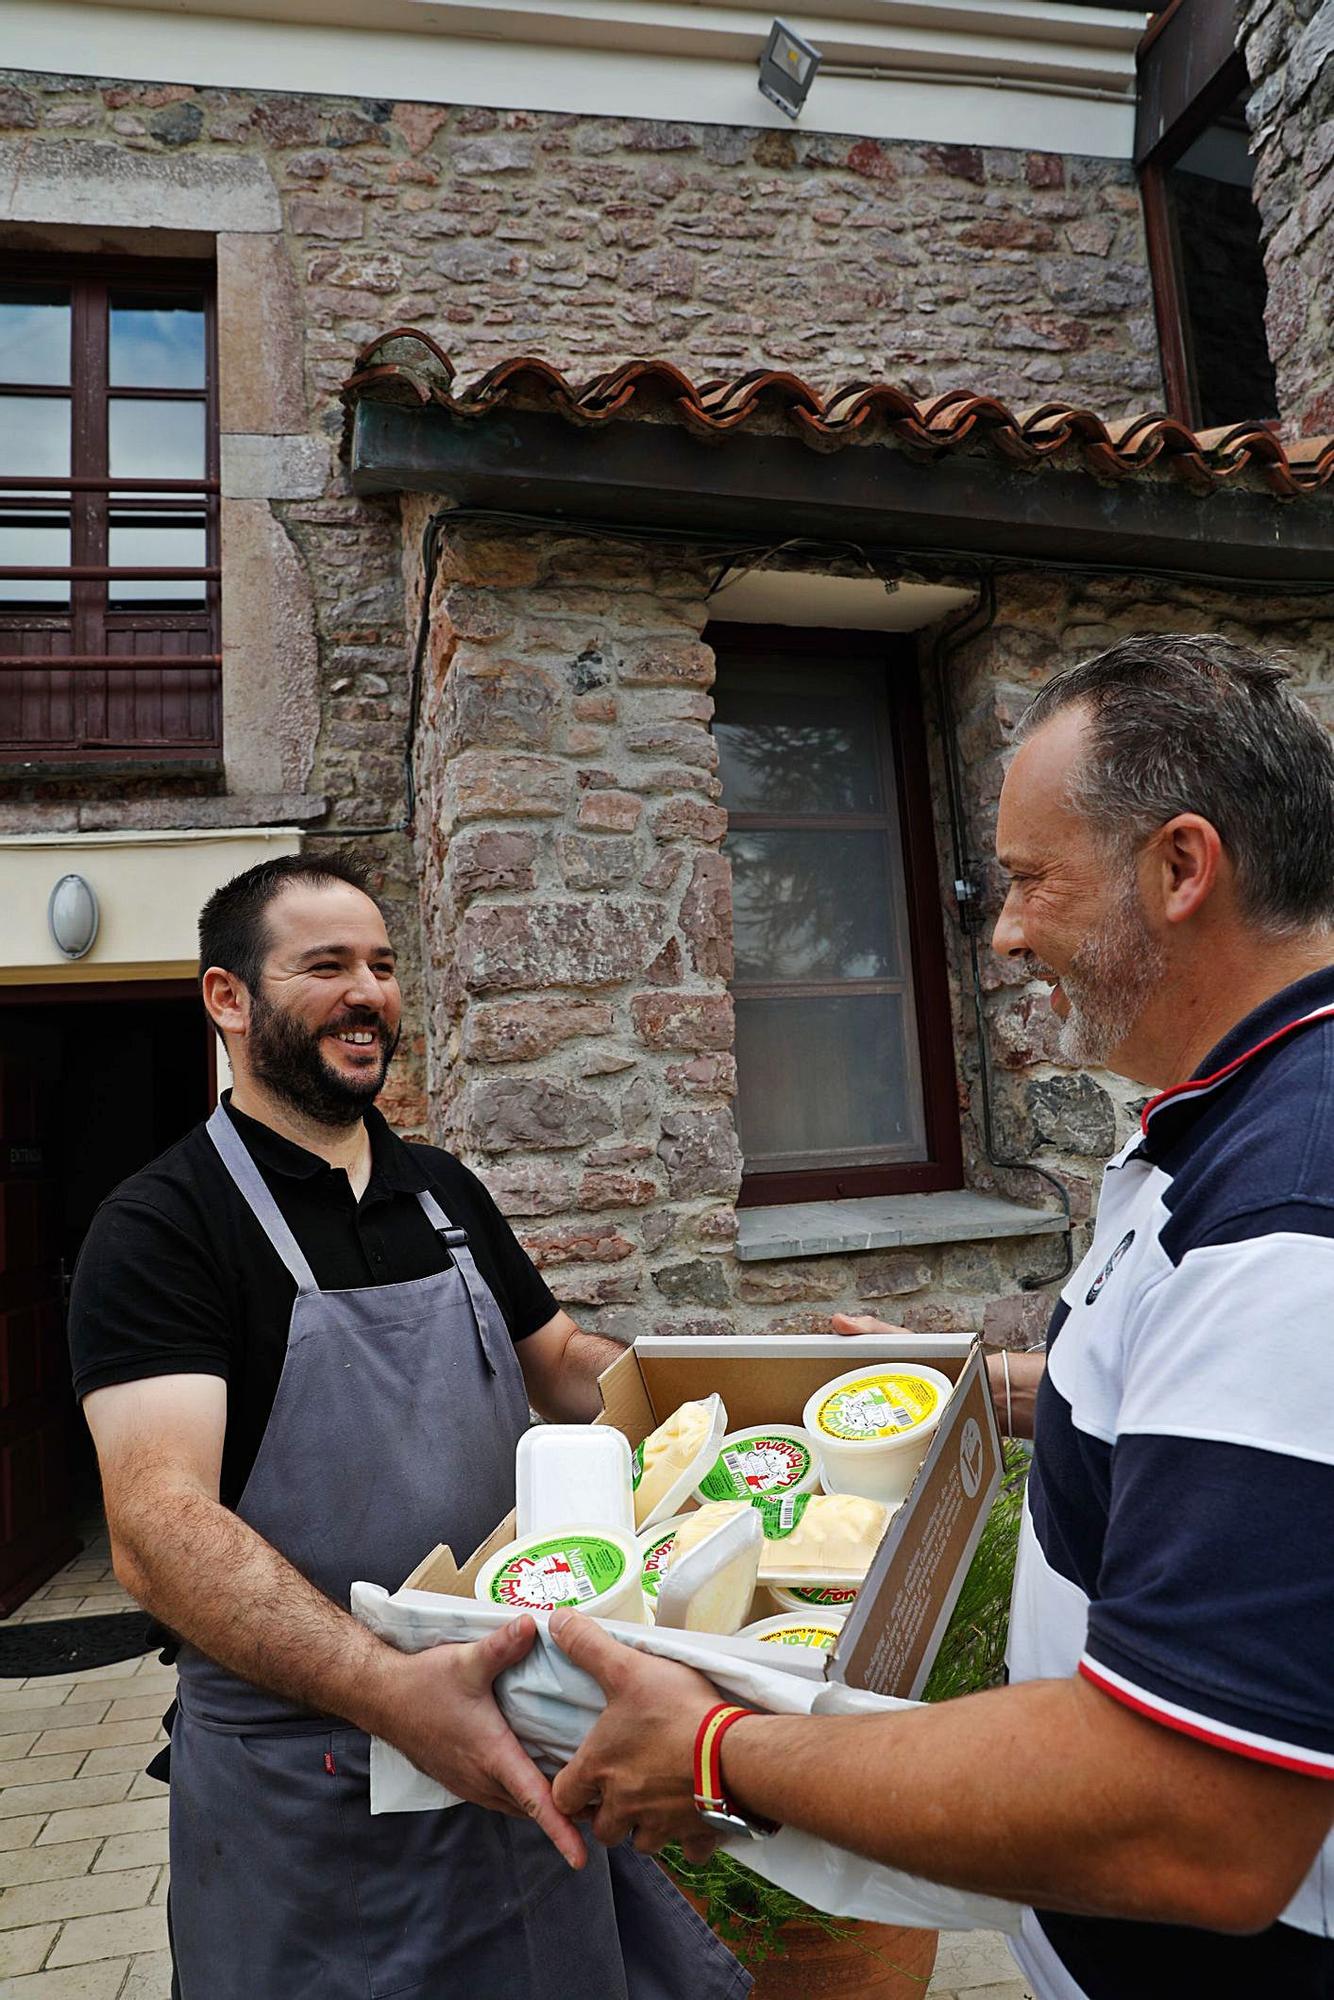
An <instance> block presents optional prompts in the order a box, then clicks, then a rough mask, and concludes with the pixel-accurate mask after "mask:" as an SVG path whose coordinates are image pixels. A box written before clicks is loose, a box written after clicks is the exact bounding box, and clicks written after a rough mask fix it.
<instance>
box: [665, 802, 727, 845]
mask: <svg viewBox="0 0 1334 2000" xmlns="http://www.w3.org/2000/svg"><path fill="white" fill-rule="evenodd" d="M726 832H727V814H726V812H725V811H724V810H723V808H722V807H721V806H715V805H711V804H709V802H708V801H707V800H705V799H668V801H667V803H666V805H664V806H660V807H659V808H658V810H657V812H656V813H655V814H654V815H653V834H654V838H655V839H657V840H699V841H703V842H704V843H705V845H706V846H709V847H717V846H718V845H719V843H720V842H721V841H722V839H723V836H724V835H725V833H726Z"/></svg>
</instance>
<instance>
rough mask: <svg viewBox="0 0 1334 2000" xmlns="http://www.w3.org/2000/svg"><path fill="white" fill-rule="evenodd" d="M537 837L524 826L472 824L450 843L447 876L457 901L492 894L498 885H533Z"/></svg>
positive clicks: (503, 887) (530, 886)
mask: <svg viewBox="0 0 1334 2000" xmlns="http://www.w3.org/2000/svg"><path fill="white" fill-rule="evenodd" d="M536 857H537V841H536V838H535V837H534V835H532V834H531V833H525V832H523V831H522V830H521V829H518V828H515V829H514V830H512V831H511V830H508V829H507V830H505V831H504V832H501V831H499V830H497V829H492V828H490V827H470V828H469V829H468V830H467V831H466V832H463V833H460V834H457V835H456V836H455V838H454V839H453V840H451V841H450V843H449V855H448V860H447V864H446V876H447V880H448V883H449V890H450V894H451V895H452V896H453V897H454V899H455V901H456V902H466V901H467V900H468V898H469V897H471V896H489V895H491V894H493V893H494V891H495V890H497V889H518V890H526V889H531V888H532V887H533V881H534V876H533V863H534V861H535V859H536Z"/></svg>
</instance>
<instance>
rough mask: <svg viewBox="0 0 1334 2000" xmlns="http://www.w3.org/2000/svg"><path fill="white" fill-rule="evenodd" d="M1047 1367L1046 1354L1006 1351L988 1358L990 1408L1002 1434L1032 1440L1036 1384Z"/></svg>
mask: <svg viewBox="0 0 1334 2000" xmlns="http://www.w3.org/2000/svg"><path fill="white" fill-rule="evenodd" d="M1046 1366H1047V1357H1046V1355H1045V1354H1038V1353H1033V1352H1031V1351H1025V1350H1022V1349H1021V1350H1019V1351H1018V1352H1011V1351H1010V1350H1008V1349H1006V1350H1004V1351H1002V1352H1000V1353H996V1354H989V1355H988V1356H987V1383H988V1386H989V1387H990V1390H991V1407H992V1408H993V1409H994V1410H995V1412H996V1422H997V1423H998V1424H999V1425H1000V1429H1001V1435H1002V1436H1003V1437H1012V1438H1031V1437H1032V1435H1033V1413H1034V1410H1035V1409H1036V1407H1037V1395H1038V1384H1039V1383H1040V1382H1041V1380H1042V1377H1043V1373H1044V1371H1045V1369H1046Z"/></svg>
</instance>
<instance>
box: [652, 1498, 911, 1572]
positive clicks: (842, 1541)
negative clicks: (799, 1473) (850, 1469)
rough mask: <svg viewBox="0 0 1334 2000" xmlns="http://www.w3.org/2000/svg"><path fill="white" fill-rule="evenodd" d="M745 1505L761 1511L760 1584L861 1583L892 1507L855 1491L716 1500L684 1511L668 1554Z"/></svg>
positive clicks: (700, 1537)
mask: <svg viewBox="0 0 1334 2000" xmlns="http://www.w3.org/2000/svg"><path fill="white" fill-rule="evenodd" d="M747 1508H749V1509H750V1511H751V1512H753V1513H756V1514H758V1515H759V1517H760V1523H761V1526H762V1528H763V1530H764V1546H763V1548H762V1549H761V1551H760V1568H759V1580H760V1582H761V1583H762V1584H775V1583H777V1584H806V1585H819V1586H833V1585H841V1584H846V1585H852V1586H855V1585H857V1584H859V1583H860V1582H861V1581H862V1579H863V1578H864V1577H865V1575H866V1572H867V1570H868V1569H869V1568H870V1566H871V1558H872V1556H873V1555H874V1554H875V1552H876V1550H877V1548H878V1547H879V1546H880V1542H881V1538H882V1537H883V1535H884V1532H885V1529H886V1528H887V1527H888V1526H889V1522H890V1516H891V1514H892V1512H893V1509H892V1508H889V1507H886V1506H885V1505H884V1503H883V1502H882V1501H879V1500H864V1499H862V1498H861V1497H860V1496H859V1495H857V1494H855V1493H829V1494H824V1493H789V1494H785V1495H784V1496H783V1497H782V1499H778V1500H760V1501H756V1502H754V1503H753V1504H752V1503H750V1502H748V1501H745V1500H715V1501H710V1502H708V1503H707V1504H706V1505H705V1506H703V1507H700V1508H699V1509H698V1510H697V1512H695V1513H694V1514H691V1515H688V1516H687V1518H686V1519H685V1520H684V1521H683V1522H682V1524H681V1527H680V1529H679V1530H678V1532H677V1537H676V1548H675V1550H674V1551H673V1556H672V1560H673V1561H674V1562H675V1561H678V1560H679V1559H680V1557H681V1556H682V1555H683V1554H684V1553H685V1552H686V1551H687V1550H688V1549H690V1548H691V1547H693V1546H694V1545H695V1544H696V1543H698V1542H700V1541H702V1540H703V1539H704V1538H705V1537H706V1536H707V1535H709V1534H711V1533H712V1531H713V1529H714V1528H715V1527H716V1526H718V1525H720V1524H721V1523H722V1522H723V1521H724V1520H726V1519H728V1518H729V1516H731V1515H733V1514H737V1513H741V1512H744V1511H745V1510H746V1509H747Z"/></svg>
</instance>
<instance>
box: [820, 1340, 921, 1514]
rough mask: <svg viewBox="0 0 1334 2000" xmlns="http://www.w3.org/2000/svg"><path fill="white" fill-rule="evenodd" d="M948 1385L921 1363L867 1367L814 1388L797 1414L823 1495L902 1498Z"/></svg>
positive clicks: (911, 1480)
mask: <svg viewBox="0 0 1334 2000" xmlns="http://www.w3.org/2000/svg"><path fill="white" fill-rule="evenodd" d="M953 1388H954V1385H953V1383H952V1382H951V1381H950V1379H949V1376H948V1375H942V1374H941V1373H940V1371H939V1369H937V1368H927V1367H925V1366H924V1365H922V1364H920V1363H915V1362H914V1363H908V1362H904V1363H897V1362H890V1361H885V1362H869V1363H866V1364H864V1365H863V1366H862V1367H861V1368H850V1369H849V1370H848V1371H847V1373H846V1374H844V1375H836V1376H835V1377H834V1378H833V1380H832V1381H831V1382H826V1383H825V1384H824V1387H823V1388H820V1389H817V1390H816V1392H815V1394H814V1395H813V1396H812V1397H811V1398H810V1400H809V1402H808V1403H807V1405H806V1408H805V1410H804V1411H803V1412H802V1421H803V1423H804V1424H805V1426H806V1429H807V1430H808V1431H809V1432H810V1433H811V1435H812V1437H813V1438H814V1439H815V1445H816V1449H817V1451H818V1452H819V1454H820V1461H821V1468H822V1471H823V1475H824V1479H823V1483H824V1487H825V1491H826V1492H837V1493H859V1494H861V1495H862V1496H863V1497H864V1498H865V1499H868V1500H885V1501H889V1502H890V1503H891V1504H892V1503H896V1502H898V1501H900V1500H902V1499H904V1498H905V1497H906V1495H907V1492H908V1489H909V1487H910V1486H911V1485H912V1483H913V1480H914V1479H915V1478H916V1477H917V1473H918V1469H919V1467H920V1466H921V1463H922V1460H923V1459H924V1458H925V1457H926V1449H927V1446H928V1445H929V1444H930V1442H931V1439H932V1437H933V1436H934V1435H935V1430H936V1426H937V1424H938V1423H939V1422H940V1419H941V1417H942V1416H943V1415H944V1411H945V1405H946V1403H948V1401H949V1399H950V1396H951V1394H952V1393H953Z"/></svg>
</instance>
